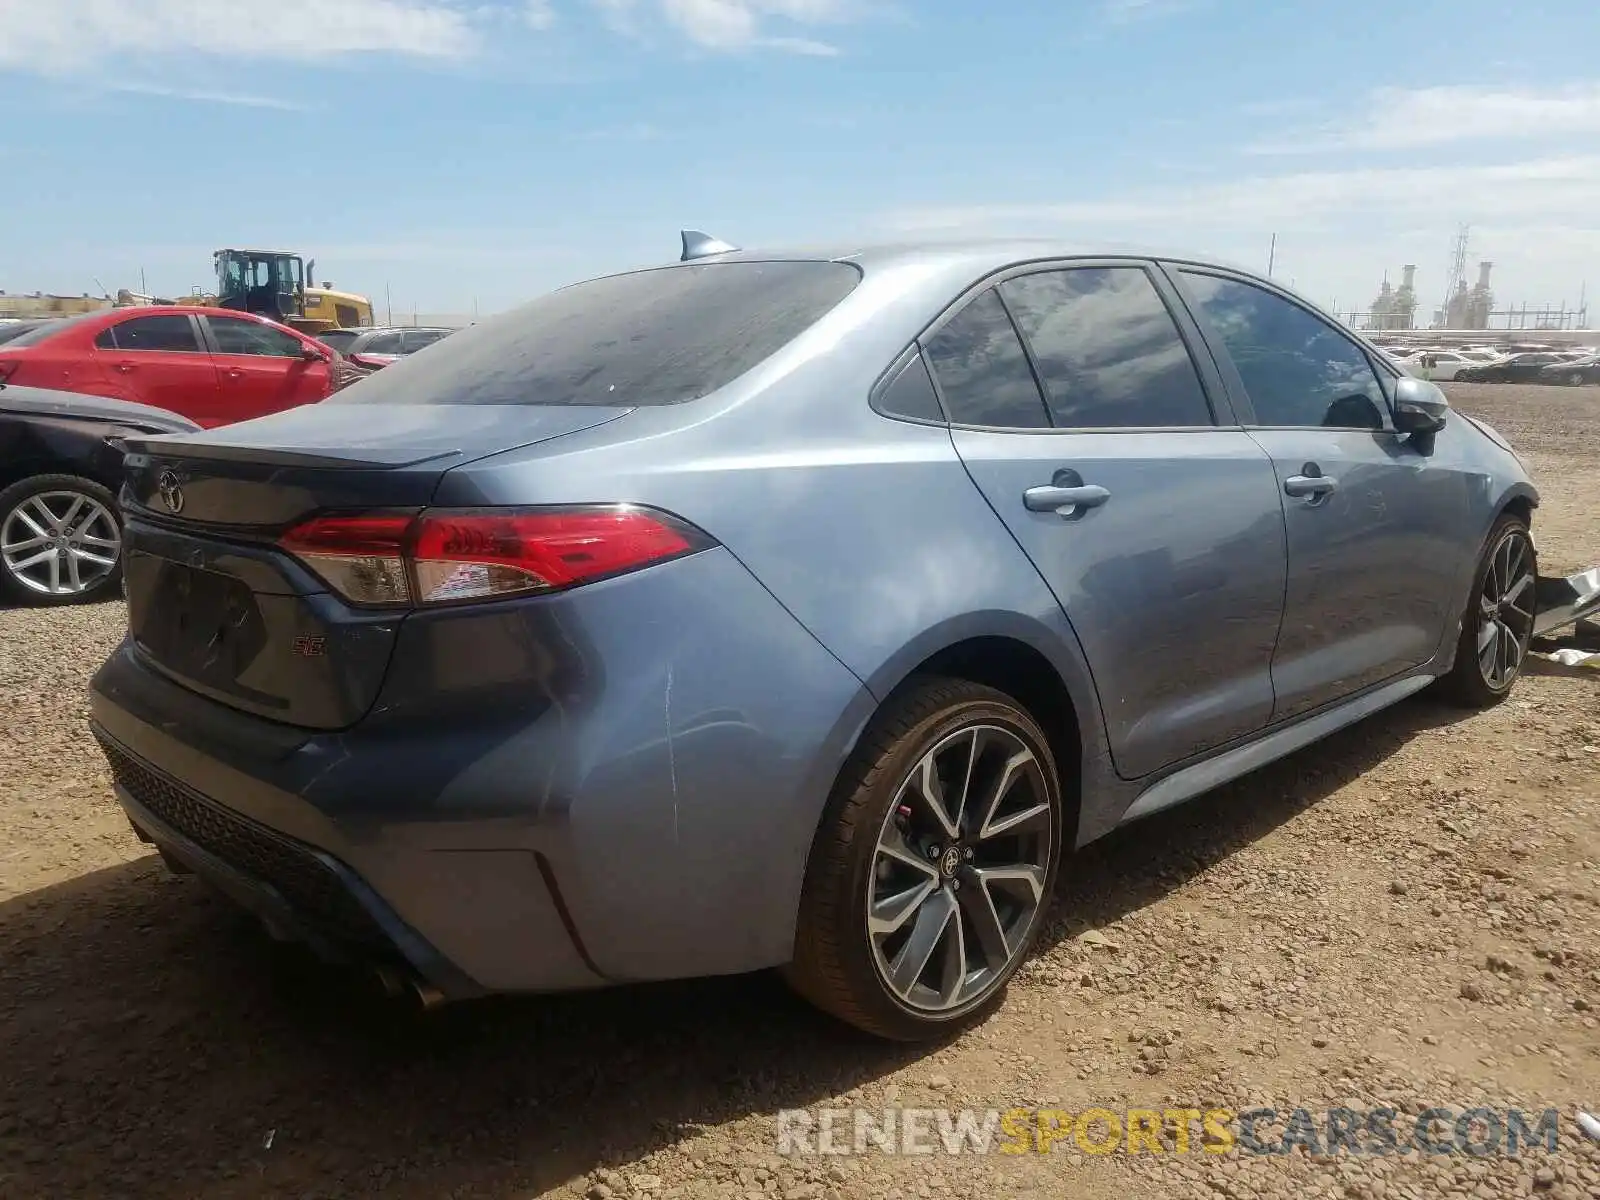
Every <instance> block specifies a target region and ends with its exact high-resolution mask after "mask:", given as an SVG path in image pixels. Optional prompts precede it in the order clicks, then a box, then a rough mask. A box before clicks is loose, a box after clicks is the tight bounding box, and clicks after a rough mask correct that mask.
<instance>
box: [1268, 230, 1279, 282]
mask: <svg viewBox="0 0 1600 1200" xmlns="http://www.w3.org/2000/svg"><path fill="white" fill-rule="evenodd" d="M1277 261H1278V235H1277V234H1276V233H1274V234H1273V235H1272V248H1271V249H1269V250H1268V251H1267V278H1268V279H1271V278H1272V267H1273V264H1275V263H1276V262H1277Z"/></svg>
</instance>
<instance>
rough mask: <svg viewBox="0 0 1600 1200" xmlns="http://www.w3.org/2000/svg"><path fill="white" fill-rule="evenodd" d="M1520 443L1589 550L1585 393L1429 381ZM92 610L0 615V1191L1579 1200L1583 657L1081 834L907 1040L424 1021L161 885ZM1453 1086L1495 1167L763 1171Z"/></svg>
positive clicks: (923, 1163) (529, 1005)
mask: <svg viewBox="0 0 1600 1200" xmlns="http://www.w3.org/2000/svg"><path fill="white" fill-rule="evenodd" d="M1451 390H1452V397H1453V399H1454V400H1455V402H1456V403H1457V404H1458V405H1459V406H1461V407H1462V408H1464V409H1466V410H1467V411H1469V412H1474V413H1478V414H1482V415H1484V416H1486V417H1488V419H1489V420H1491V421H1492V422H1494V423H1496V424H1497V425H1498V426H1499V428H1500V429H1501V430H1502V431H1503V432H1505V433H1506V434H1508V435H1510V436H1511V437H1512V438H1513V439H1514V440H1515V441H1516V442H1517V443H1518V444H1519V445H1520V446H1521V447H1523V448H1524V449H1525V451H1526V452H1528V454H1529V457H1530V458H1531V461H1532V463H1533V465H1534V468H1535V470H1536V473H1537V475H1538V477H1539V479H1540V482H1541V484H1542V486H1543V488H1544V491H1545V496H1546V503H1545V507H1544V509H1543V510H1542V511H1541V514H1540V517H1539V520H1538V521H1537V523H1536V529H1537V530H1538V532H1539V535H1540V540H1541V548H1542V551H1543V553H1544V556H1545V560H1546V567H1547V568H1548V567H1550V566H1556V567H1567V568H1570V567H1574V566H1578V565H1587V564H1588V563H1590V562H1593V561H1596V560H1600V508H1597V506H1596V501H1595V495H1596V493H1597V490H1600V469H1597V468H1596V467H1595V466H1594V464H1595V462H1596V456H1597V455H1600V389H1592V388H1591V389H1582V390H1567V389H1543V388H1505V387H1468V386H1460V387H1453V388H1452V389H1451ZM122 621H123V614H122V610H121V607H120V605H117V604H105V605H100V606H96V607H92V608H87V609H79V610H74V611H68V612H56V613H44V612H37V611H0V704H3V706H4V708H5V710H6V712H7V714H8V719H7V721H6V723H5V728H4V735H3V738H0V1196H4V1197H66V1196H94V1197H110V1196H119V1195H120V1196H129V1197H133V1196H139V1197H143V1196H152V1197H154V1196H171V1197H206V1198H208V1200H212V1198H215V1200H221V1198H225V1197H262V1196H283V1197H301V1198H309V1197H355V1196H366V1195H376V1194H383V1195H386V1196H396V1197H416V1198H419V1200H420V1198H422V1197H428V1198H430V1200H431V1198H438V1197H444V1196H452V1197H466V1196H472V1197H493V1198H497V1200H499V1198H510V1197H530V1196H536V1195H544V1194H552V1195H557V1196H562V1197H571V1196H594V1197H597V1198H600V1197H607V1196H612V1197H629V1196H633V1195H638V1196H649V1197H663V1196H671V1195H678V1196H684V1197H699V1196H727V1197H733V1196H746V1195H757V1196H776V1197H780V1198H782V1197H787V1198H789V1200H821V1198H822V1197H824V1196H828V1195H834V1196H838V1197H851V1198H854V1197H861V1198H863V1200H866V1198H879V1197H907V1198H909V1197H928V1196H961V1197H967V1196H972V1197H978V1196H1015V1197H1040V1198H1043V1197H1066V1196H1071V1197H1087V1198H1090V1200H1094V1198H1110V1197H1115V1198H1117V1200H1140V1198H1143V1197H1152V1198H1155V1197H1168V1196H1171V1197H1196V1196H1211V1195H1219V1196H1230V1197H1234V1198H1245V1197H1268V1196H1285V1197H1288V1196H1294V1197H1305V1196H1341V1197H1343V1196H1350V1197H1368V1198H1372V1200H1376V1198H1378V1197H1387V1198H1393V1197H1400V1196H1411V1197H1423V1196H1437V1195H1451V1196H1472V1197H1483V1198H1485V1200H1493V1198H1495V1197H1503V1196H1514V1195H1522V1194H1537V1195H1547V1196H1554V1197H1563V1198H1571V1197H1580V1196H1582V1197H1592V1196H1600V1145H1595V1144H1593V1143H1586V1142H1585V1141H1584V1139H1583V1138H1582V1136H1581V1135H1580V1134H1579V1133H1578V1132H1577V1126H1576V1125H1575V1123H1574V1117H1573V1114H1574V1111H1575V1109H1576V1108H1579V1107H1583V1106H1588V1107H1589V1109H1590V1111H1596V1112H1600V1030H1597V1028H1596V1015H1597V1010H1600V870H1597V864H1600V708H1597V703H1596V701H1597V697H1600V691H1597V687H1600V673H1596V672H1593V671H1585V670H1569V669H1562V668H1557V667H1555V666H1554V665H1553V664H1539V670H1538V673H1537V674H1535V675H1533V676H1531V677H1529V678H1526V679H1525V680H1524V681H1523V682H1522V684H1521V685H1519V687H1518V690H1517V692H1516V694H1515V696H1514V697H1513V699H1512V700H1511V701H1510V702H1508V703H1506V704H1504V705H1502V706H1501V707H1499V708H1498V709H1495V710H1493V711H1491V712H1487V713H1483V714H1480V715H1476V716H1471V717H1466V716H1463V715H1462V714H1461V713H1459V712H1457V711H1454V710H1450V709H1446V708H1442V707H1440V706H1438V705H1437V704H1435V703H1434V702H1432V701H1430V700H1427V699H1419V700H1416V701H1413V702H1410V703H1407V704H1405V705H1403V706H1401V707H1400V708H1398V709H1396V710H1391V711H1389V712H1387V713H1384V714H1381V715H1379V716H1378V717H1375V718H1373V719H1371V720H1369V721H1367V722H1365V723H1364V724H1362V725H1360V726H1358V727H1355V728H1353V729H1350V730H1347V731H1345V732H1344V733H1343V734H1341V735H1339V736H1337V737H1335V738H1334V739H1332V740H1331V741H1329V742H1326V743H1324V744H1322V745H1320V746H1318V747H1315V748H1313V749H1311V750H1309V751H1307V752H1304V753H1301V754H1299V755H1297V756H1295V757H1294V758H1292V759H1290V760H1288V761H1286V762H1282V763H1279V764H1277V765H1275V766H1273V767H1270V768H1268V769H1267V770H1265V771H1263V772H1261V773H1259V774H1257V775H1255V776H1253V777H1251V778H1249V779H1246V780H1244V781H1242V782H1240V783H1237V784H1235V785H1233V786H1230V787H1228V788H1226V789H1224V790H1222V791H1221V792H1219V793H1217V794H1216V795H1214V796H1212V797H1209V798H1206V799H1204V800H1201V801H1199V802H1197V803H1195V804H1192V805H1189V806H1187V807H1185V808H1183V809H1180V810H1178V811H1176V812H1173V813H1170V814H1168V815H1166V816H1164V817H1162V818H1157V819H1156V820H1154V821H1152V822H1150V823H1147V824H1145V825H1143V826H1141V827H1137V828H1135V829H1131V830H1129V831H1127V832H1126V833H1125V834H1120V835H1117V836H1114V837H1113V838H1111V839H1109V840H1107V841H1106V842H1105V843H1104V844H1101V845H1097V846H1095V847H1093V848H1091V849H1090V850H1089V851H1088V852H1086V853H1085V854H1083V855H1081V856H1080V857H1079V858H1078V859H1076V860H1075V861H1074V862H1073V863H1072V864H1071V865H1070V867H1069V869H1068V870H1067V871H1066V873H1065V881H1064V883H1063V886H1062V888H1061V893H1060V897H1059V902H1058V904H1057V907H1056V915H1055V919H1054V922H1053V924H1052V927H1051V928H1050V930H1049V931H1048V935H1047V937H1046V939H1045V943H1044V947H1043V949H1042V950H1041V952H1040V953H1039V954H1038V955H1037V957H1036V959H1035V960H1034V962H1033V963H1032V964H1031V965H1030V966H1029V967H1028V968H1027V969H1026V971H1025V973H1024V974H1023V976H1022V977H1021V978H1020V979H1019V980H1018V982H1017V983H1016V984H1015V985H1014V986H1013V987H1012V989H1011V995H1010V998H1009V1002H1008V1003H1007V1005H1006V1006H1005V1007H1004V1008H1003V1009H1002V1010H1001V1012H1000V1013H999V1014H998V1015H997V1016H996V1017H994V1018H993V1019H992V1020H991V1021H989V1022H988V1023H987V1024H986V1025H985V1026H983V1027H982V1028H980V1029H978V1030H975V1031H973V1032H971V1033H969V1034H967V1035H966V1036H964V1037H962V1038H960V1039H957V1040H956V1041H954V1042H952V1043H950V1044H949V1045H946V1046H943V1047H940V1048H937V1049H934V1050H925V1051H920V1052H911V1051H906V1050H903V1049H896V1048H885V1047H883V1046H880V1045H877V1044H874V1043H871V1042H868V1041H866V1040H863V1039H862V1038H859V1037H856V1036H853V1035H852V1034H850V1033H849V1032H847V1031H845V1030H843V1029H840V1028H838V1027H836V1026H834V1025H832V1024H830V1023H829V1022H827V1021H826V1020H824V1019H822V1018H820V1017H817V1016H814V1015H813V1014H811V1013H810V1012H809V1011H808V1010H806V1009H805V1008H803V1007H802V1006H801V1005H800V1004H798V1003H797V1002H795V1001H793V1000H791V999H789V998H788V997H787V995H786V994H785V993H784V992H783V991H782V989H781V988H780V987H779V986H778V985H777V984H776V983H774V982H773V981H771V980H770V979H767V978H764V977H762V978H752V979H735V980H718V981H712V982H705V983H692V984H685V985H681V986H672V987H660V988H649V989H637V990H627V991H618V992H612V993H606V994H600V995H589V996H580V997H563V998H556V999H540V1000H525V1001H517V1002H496V1003H492V1004H486V1005H481V1006H469V1007H462V1008H460V1009H456V1010H445V1011H444V1012H442V1013H439V1014H435V1015H434V1016H432V1017H427V1018H417V1017H414V1016H412V1015H411V1014H409V1013H406V1012H404V1011H402V1010H399V1009H397V1008H396V1007H394V1006H393V1005H389V1004H386V1003H384V1002H381V1001H380V1000H378V999H377V998H376V996H375V995H374V994H373V993H372V992H371V991H370V990H369V986H368V985H367V983H366V982H365V981H364V980H358V979H353V978H345V977H343V976H340V975H337V974H331V973H329V972H327V971H325V970H323V969H321V968H318V967H316V966H314V965H311V964H309V963H307V962H306V961H304V960H303V959H302V958H301V956H300V955H299V954H298V953H296V952H294V951H292V950H288V949H283V948H278V947H273V946H271V945H269V944H268V943H267V942H266V940H265V939H264V938H263V937H261V936H259V935H258V933H257V932H256V931H255V929H254V928H253V927H252V926H250V925H249V924H247V923H246V922H244V921H243V920H242V919H241V918H239V917H237V916H236V915H235V914H234V913H233V912H232V911H231V910H230V909H228V908H227V907H225V906H224V905H223V904H222V903H220V902H218V901H214V900H212V899H210V898H209V897H208V896H207V895H206V894H204V893H203V892H202V890H201V888H200V887H199V886H197V885H196V884H194V883H193V882H191V881H189V880H184V879H175V878H171V877H169V876H168V874H167V873H166V871H165V870H164V869H163V867H162V866H161V864H160V862H159V861H158V860H157V859H156V858H155V857H154V856H153V855H152V854H150V853H148V851H147V849H146V848H145V847H143V846H141V844H140V843H139V842H138V841H136V840H135V838H134V837H133V835H132V834H131V833H130V832H129V830H128V827H127V825H126V823H125V822H124V821H123V819H122V818H121V816H120V815H119V812H118V810H117V808H116V806H115V804H114V803H113V802H112V799H111V794H110V788H109V783H108V779H107V775H106V772H105V770H104V769H103V767H102V764H101V761H100V759H99V757H98V755H97V753H96V751H95V750H94V747H93V745H92V743H91V741H90V739H89V738H88V736H87V734H86V732H85V728H84V720H83V718H84V701H83V688H84V683H85V680H86V679H87V677H88V675H89V673H90V671H91V670H92V669H93V667H94V666H95V665H96V664H97V663H98V661H99V660H100V659H101V658H102V657H103V655H104V654H105V653H106V652H107V651H108V650H109V648H110V647H111V646H112V644H113V643H114V642H115V640H116V639H117V637H118V636H119V633H120V629H121V624H122ZM1341 1103H1343V1104H1347V1105H1348V1106H1350V1107H1352V1108H1354V1109H1357V1110H1365V1109H1370V1108H1373V1107H1377V1106H1380V1105H1389V1106H1392V1107H1394V1108H1397V1109H1401V1110H1403V1111H1408V1112H1411V1113H1416V1112H1418V1111H1420V1110H1421V1109H1422V1108H1424V1107H1428V1106H1433V1105H1437V1106H1443V1107H1449V1108H1452V1109H1453V1110H1455V1111H1456V1112H1460V1111H1462V1110H1464V1109H1467V1108H1469V1107H1471V1106H1473V1105H1474V1104H1475V1103H1485V1104H1489V1105H1494V1106H1499V1107H1507V1106H1520V1107H1522V1108H1525V1109H1532V1110H1542V1109H1544V1108H1546V1107H1553V1108H1557V1109H1559V1110H1560V1112H1561V1114H1562V1121H1563V1125H1562V1140H1561V1149H1560V1151H1559V1153H1557V1154H1555V1155H1546V1154H1545V1153H1544V1152H1543V1151H1542V1150H1541V1151H1539V1152H1538V1153H1537V1154H1534V1155H1531V1156H1529V1155H1527V1154H1525V1155H1524V1156H1523V1157H1522V1158H1521V1159H1509V1158H1505V1157H1500V1156H1493V1157H1489V1158H1485V1159H1481V1160H1480V1159H1474V1158H1472V1157H1469V1156H1463V1155H1460V1154H1457V1155H1454V1156H1449V1157H1427V1158H1419V1156H1417V1155H1415V1154H1407V1155H1401V1156H1389V1157H1363V1158H1352V1157H1351V1156H1349V1155H1340V1156H1339V1157H1337V1158H1324V1157H1310V1156H1307V1155H1305V1154H1302V1153H1300V1152H1296V1153H1294V1154H1291V1155H1287V1156H1269V1157H1259V1156H1252V1155H1249V1154H1240V1153H1234V1154H1229V1155H1225V1156H1213V1155H1208V1154H1205V1153H1190V1154H1187V1155H1175V1154H1171V1153H1167V1154H1163V1155H1155V1154H1151V1153H1145V1154H1142V1155H1139V1156H1128V1155H1125V1154H1117V1155H1114V1156H1110V1157H1106V1156H1100V1155H1085V1154H1083V1153H1081V1151H1080V1148H1079V1147H1078V1146H1076V1145H1075V1144H1073V1143H1072V1142H1071V1140H1070V1139H1069V1141H1068V1143H1067V1144H1066V1146H1065V1148H1064V1151H1063V1152H1062V1153H1056V1154H1052V1155H1048V1156H1040V1155H1024V1156H1008V1155H1002V1154H991V1155H988V1156H984V1157H978V1156H973V1155H967V1154H964V1155H960V1156H956V1157H952V1156H949V1155H947V1154H944V1153H943V1152H940V1153H938V1154H936V1155H933V1156H930V1157H890V1156H887V1155H884V1154H882V1153H877V1152H874V1153H871V1154H868V1155H865V1156H861V1157H855V1156H850V1157H843V1158H839V1157H831V1158H798V1159H797V1158H786V1159H779V1158H777V1157H775V1156H774V1151H775V1148H776V1137H775V1131H776V1114H777V1112H778V1111H779V1110H782V1109H787V1108H795V1107H807V1106H837V1105H860V1106H865V1107H866V1108H868V1109H871V1110H873V1111H874V1112H881V1110H882V1109H883V1108H884V1107H885V1106H888V1105H896V1104H899V1105H912V1106H921V1107H937V1108H958V1107H961V1106H974V1107H984V1108H987V1107H998V1108H1002V1109H1004V1108H1010V1107H1017V1106H1021V1107H1048V1108H1060V1109H1066V1110H1070V1111H1073V1112H1078V1111H1081V1110H1083V1109H1086V1108H1089V1107H1094V1106H1099V1107H1104V1108H1108V1109H1113V1110H1122V1109H1126V1108H1128V1107H1142V1108H1151V1109H1158V1110H1159V1109H1164V1108H1171V1107H1180V1108H1182V1107H1194V1108H1199V1109H1206V1108H1210V1107H1214V1106H1225V1107H1229V1108H1233V1109H1236V1110H1242V1109H1247V1108H1251V1107H1254V1106H1258V1105H1264V1106H1276V1107H1277V1108H1279V1109H1280V1110H1284V1111H1287V1110H1289V1109H1293V1108H1295V1107H1304V1108H1307V1109H1312V1110H1318V1109H1325V1108H1327V1107H1330V1106H1333V1105H1336V1104H1341Z"/></svg>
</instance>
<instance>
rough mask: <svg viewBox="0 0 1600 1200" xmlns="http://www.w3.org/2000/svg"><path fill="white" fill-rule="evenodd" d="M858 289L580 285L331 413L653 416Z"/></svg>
mask: <svg viewBox="0 0 1600 1200" xmlns="http://www.w3.org/2000/svg"><path fill="white" fill-rule="evenodd" d="M860 279H861V272H860V271H859V270H858V269H857V268H855V267H853V266H851V265H849V264H847V263H833V262H816V261H809V262H732V263H690V264H687V265H684V266H677V267H665V268H661V269H658V270H652V271H635V272H632V273H630V274H626V275H613V276H610V277H608V278H605V279H592V280H590V281H588V282H587V283H579V284H574V285H573V286H571V287H568V288H563V289H561V290H560V291H558V292H552V293H551V294H550V295H548V296H544V297H541V298H540V299H538V300H535V301H534V302H533V303H532V304H528V305H525V306H523V307H522V308H520V309H517V310H516V311H514V312H510V313H506V314H505V315H503V316H499V317H496V318H494V319H493V320H490V321H485V322H483V323H482V324H480V325H474V326H471V327H470V328H467V329H463V330H461V331H459V332H457V333H452V334H451V335H450V338H449V342H450V346H449V348H448V349H447V350H441V351H440V352H439V353H438V354H417V355H412V356H411V357H408V358H405V359H402V360H401V361H399V362H397V363H395V364H394V365H393V366H391V367H387V368H385V369H384V370H382V371H379V372H377V373H376V374H374V375H372V376H371V377H369V378H366V379H363V380H362V381H361V386H360V387H358V388H350V389H348V390H346V391H341V392H336V393H334V395H333V397H332V398H331V399H329V400H328V401H325V402H324V403H332V404H383V403H389V404H394V403H406V404H598V405H643V404H648V405H655V404H677V403H680V402H682V401H686V400H695V399H698V398H699V397H701V396H704V395H707V394H709V393H710V392H714V391H716V390H717V389H718V388H720V387H722V386H723V385H725V384H728V383H731V382H732V381H733V380H735V379H737V378H738V377H739V376H741V375H743V374H744V373H745V372H747V371H749V370H751V369H752V368H754V367H756V366H758V365H760V363H761V362H763V361H764V360H765V359H767V358H769V357H771V356H772V355H773V354H775V353H776V352H777V351H779V350H781V349H782V348H783V347H784V346H786V345H787V344H788V343H789V342H791V341H793V340H794V339H795V338H796V337H798V336H799V335H800V334H801V333H803V332H804V331H805V330H806V329H808V328H809V327H810V326H811V325H813V324H815V323H816V321H817V320H818V319H820V318H821V317H822V316H823V315H824V314H825V313H827V311H828V310H829V309H831V308H832V307H833V306H834V305H836V304H838V303H839V301H841V300H843V299H844V298H845V297H846V296H847V295H849V294H850V292H851V291H852V290H853V289H854V288H855V286H856V284H857V283H858V282H859V281H860Z"/></svg>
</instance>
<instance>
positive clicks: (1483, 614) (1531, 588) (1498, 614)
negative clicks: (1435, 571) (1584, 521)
mask: <svg viewBox="0 0 1600 1200" xmlns="http://www.w3.org/2000/svg"><path fill="white" fill-rule="evenodd" d="M1538 571H1539V565H1538V559H1537V557H1536V556H1535V552H1534V547H1533V539H1532V537H1531V536H1530V535H1529V533H1528V523H1527V522H1526V521H1524V520H1523V519H1522V518H1521V517H1519V516H1517V515H1516V514H1515V513H1503V514H1501V516H1500V519H1499V520H1498V521H1496V522H1495V523H1494V528H1493V529H1491V530H1490V531H1489V537H1488V540H1487V541H1486V542H1485V543H1484V549H1483V553H1482V555H1481V556H1480V557H1479V560H1478V569H1477V570H1476V571H1474V572H1473V575H1472V590H1471V592H1470V593H1468V596H1467V606H1466V610H1465V612H1464V613H1463V614H1462V617H1461V639H1460V641H1458V642H1457V643H1456V661H1455V666H1453V667H1452V668H1451V669H1450V674H1448V675H1446V676H1445V677H1444V678H1443V679H1442V680H1440V690H1441V694H1442V695H1443V696H1444V697H1445V698H1446V699H1448V700H1450V701H1452V702H1453V703H1456V704H1460V705H1463V706H1464V707H1467V708H1490V707H1492V706H1494V705H1496V704H1499V703H1500V701H1502V700H1504V699H1505V698H1506V697H1507V696H1509V695H1510V694H1511V689H1512V688H1513V687H1515V686H1516V682H1517V679H1518V677H1519V676H1520V675H1521V674H1522V665H1523V663H1524V662H1525V661H1526V660H1527V656H1528V643H1529V642H1530V641H1532V640H1533V619H1534V613H1535V611H1536V610H1535V607H1534V592H1535V588H1536V584H1537V580H1538Z"/></svg>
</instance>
